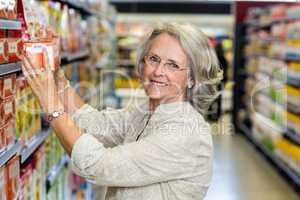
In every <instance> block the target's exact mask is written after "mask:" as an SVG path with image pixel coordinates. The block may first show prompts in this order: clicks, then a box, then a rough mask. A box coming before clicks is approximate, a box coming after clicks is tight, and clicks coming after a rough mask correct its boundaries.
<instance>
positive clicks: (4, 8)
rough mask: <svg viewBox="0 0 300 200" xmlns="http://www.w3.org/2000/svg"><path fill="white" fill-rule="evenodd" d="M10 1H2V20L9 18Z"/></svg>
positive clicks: (0, 7)
mask: <svg viewBox="0 0 300 200" xmlns="http://www.w3.org/2000/svg"><path fill="white" fill-rule="evenodd" d="M8 3H9V1H8V0H0V18H7V8H8Z"/></svg>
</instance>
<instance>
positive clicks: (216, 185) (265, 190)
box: [205, 122, 300, 200]
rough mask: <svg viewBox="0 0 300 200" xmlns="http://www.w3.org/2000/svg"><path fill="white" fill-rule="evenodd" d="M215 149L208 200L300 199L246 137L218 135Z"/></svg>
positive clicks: (206, 199) (215, 139)
mask: <svg viewBox="0 0 300 200" xmlns="http://www.w3.org/2000/svg"><path fill="white" fill-rule="evenodd" d="M225 123H226V122H225ZM214 146H215V161H214V176H213V182H212V185H211V187H210V189H209V192H208V195H207V197H206V198H205V200H220V199H222V200H260V199H264V200H282V199H287V200H299V199H300V196H298V195H297V194H296V193H295V192H294V191H293V189H292V188H291V186H290V185H288V184H287V183H286V181H285V180H283V178H282V177H281V176H280V175H279V174H278V172H277V171H275V170H274V168H273V167H272V166H271V165H270V164H269V163H267V162H266V161H265V160H264V158H263V157H262V156H260V155H259V154H258V153H257V151H256V150H255V149H254V147H252V146H251V144H249V143H248V141H246V139H245V138H244V137H243V136H241V135H237V134H235V135H232V134H231V135H230V134H223V135H215V136H214Z"/></svg>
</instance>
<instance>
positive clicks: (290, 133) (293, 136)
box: [284, 129, 300, 146]
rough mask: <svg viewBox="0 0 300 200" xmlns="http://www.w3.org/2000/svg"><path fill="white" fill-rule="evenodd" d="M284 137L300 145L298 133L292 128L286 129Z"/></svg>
mask: <svg viewBox="0 0 300 200" xmlns="http://www.w3.org/2000/svg"><path fill="white" fill-rule="evenodd" d="M284 137H285V138H287V139H288V140H290V141H292V142H293V143H295V144H297V145H299V146H300V135H297V134H296V133H295V132H294V131H293V130H291V129H288V130H287V131H286V132H285V133H284Z"/></svg>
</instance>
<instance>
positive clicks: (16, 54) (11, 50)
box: [6, 38, 23, 63]
mask: <svg viewBox="0 0 300 200" xmlns="http://www.w3.org/2000/svg"><path fill="white" fill-rule="evenodd" d="M6 41H7V45H8V52H7V54H8V62H9V63H13V62H18V61H20V60H21V59H22V57H21V56H22V50H23V42H22V40H21V38H7V39H6Z"/></svg>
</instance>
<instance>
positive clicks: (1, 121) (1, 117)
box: [0, 99, 4, 127]
mask: <svg viewBox="0 0 300 200" xmlns="http://www.w3.org/2000/svg"><path fill="white" fill-rule="evenodd" d="M0 100H1V99H0ZM3 125H4V108H3V102H2V100H1V102H0V127H2V126H3Z"/></svg>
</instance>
